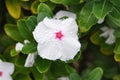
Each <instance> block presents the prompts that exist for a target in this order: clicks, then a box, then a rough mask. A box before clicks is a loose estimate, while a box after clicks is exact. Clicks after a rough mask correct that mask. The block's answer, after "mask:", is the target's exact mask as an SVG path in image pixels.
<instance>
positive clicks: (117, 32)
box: [114, 28, 120, 38]
mask: <svg viewBox="0 0 120 80" xmlns="http://www.w3.org/2000/svg"><path fill="white" fill-rule="evenodd" d="M114 35H115V37H116V38H120V28H117V29H115V31H114Z"/></svg>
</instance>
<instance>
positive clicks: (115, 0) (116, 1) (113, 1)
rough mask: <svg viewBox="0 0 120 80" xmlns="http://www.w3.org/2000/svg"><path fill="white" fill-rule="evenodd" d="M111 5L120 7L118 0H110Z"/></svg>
mask: <svg viewBox="0 0 120 80" xmlns="http://www.w3.org/2000/svg"><path fill="white" fill-rule="evenodd" d="M110 2H111V3H113V5H115V6H118V7H120V0H110Z"/></svg>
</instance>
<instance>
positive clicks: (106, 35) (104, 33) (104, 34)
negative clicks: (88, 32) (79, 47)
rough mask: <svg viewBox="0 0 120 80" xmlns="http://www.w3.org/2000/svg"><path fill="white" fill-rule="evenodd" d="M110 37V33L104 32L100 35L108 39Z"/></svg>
mask: <svg viewBox="0 0 120 80" xmlns="http://www.w3.org/2000/svg"><path fill="white" fill-rule="evenodd" d="M108 35H109V31H106V32H103V33H102V34H100V37H104V38H107V37H108Z"/></svg>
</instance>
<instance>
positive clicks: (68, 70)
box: [65, 65, 76, 73]
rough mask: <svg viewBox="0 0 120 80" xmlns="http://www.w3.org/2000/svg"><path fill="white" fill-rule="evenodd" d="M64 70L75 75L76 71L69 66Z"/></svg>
mask: <svg viewBox="0 0 120 80" xmlns="http://www.w3.org/2000/svg"><path fill="white" fill-rule="evenodd" d="M65 68H66V70H67V72H68V73H76V70H75V69H74V68H73V67H71V66H69V65H66V66H65Z"/></svg>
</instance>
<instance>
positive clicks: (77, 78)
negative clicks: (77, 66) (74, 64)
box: [70, 73, 82, 80]
mask: <svg viewBox="0 0 120 80" xmlns="http://www.w3.org/2000/svg"><path fill="white" fill-rule="evenodd" d="M70 80H82V79H81V77H80V76H79V75H78V74H77V73H72V74H70Z"/></svg>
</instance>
